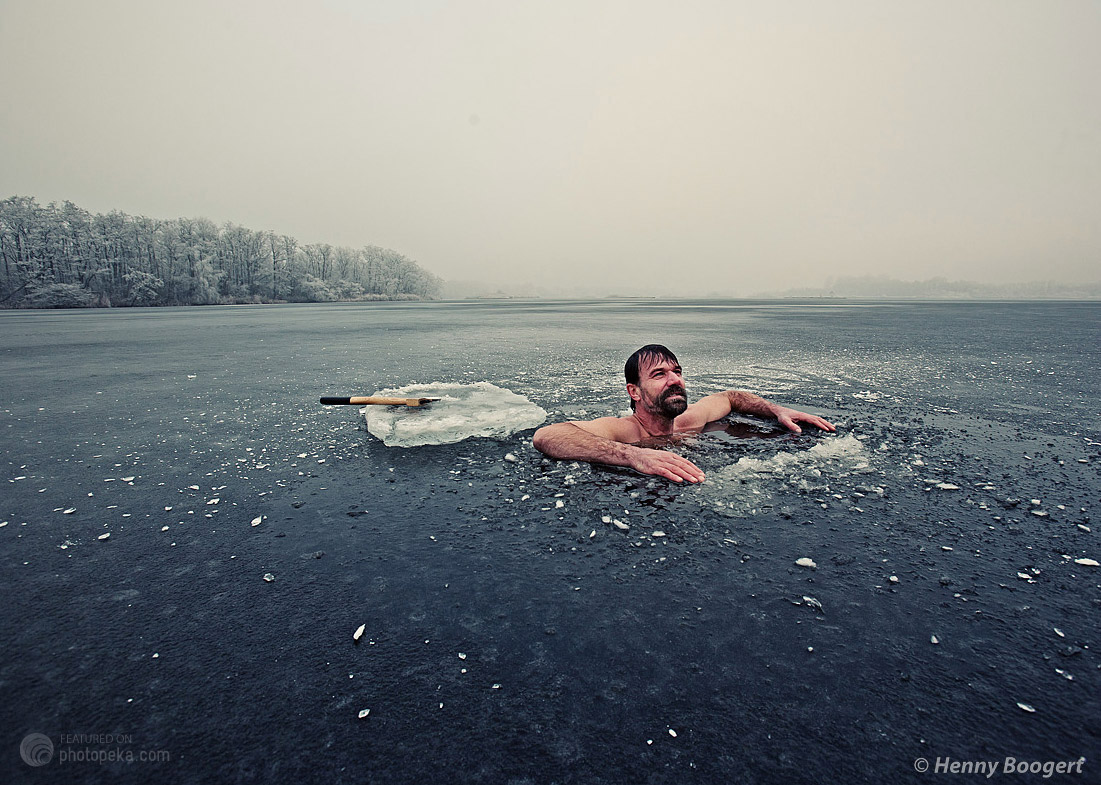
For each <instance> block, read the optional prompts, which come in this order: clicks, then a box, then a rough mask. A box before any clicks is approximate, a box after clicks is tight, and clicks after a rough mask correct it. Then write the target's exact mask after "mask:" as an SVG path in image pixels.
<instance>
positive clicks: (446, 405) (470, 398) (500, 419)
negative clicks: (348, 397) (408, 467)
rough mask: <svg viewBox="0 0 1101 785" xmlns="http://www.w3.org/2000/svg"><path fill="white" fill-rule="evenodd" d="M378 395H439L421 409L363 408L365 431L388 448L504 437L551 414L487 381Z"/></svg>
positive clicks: (419, 386)
mask: <svg viewBox="0 0 1101 785" xmlns="http://www.w3.org/2000/svg"><path fill="white" fill-rule="evenodd" d="M375 394H376V395H385V396H393V397H401V398H439V399H440V400H438V401H436V402H434V403H431V404H428V405H427V406H418V407H409V406H367V407H365V411H366V416H367V430H368V431H369V432H370V433H371V435H372V436H374V437H376V438H378V439H381V440H382V443H383V444H385V445H386V446H388V447H419V446H422V445H426V444H454V443H455V442H460V441H462V440H463V439H469V438H471V437H476V436H480V437H489V438H501V437H505V436H509V435H510V434H513V433H515V432H516V431H522V430H525V429H527V428H535V427H537V426H539V425H542V424H543V422H544V421H545V420H546V419H547V413H546V412H545V411H543V410H542V409H541V408H539V407H538V406H536V405H535V404H533V403H532V402H531V401H529V400H528V399H527V398H525V397H524V396H523V395H517V394H516V393H514V392H512V391H511V390H505V389H503V388H501V387H497V386H496V385H494V384H490V383H489V382H475V383H473V384H447V383H440V384H412V385H407V386H405V387H399V388H395V389H389V390H379V391H378V392H377V393H375Z"/></svg>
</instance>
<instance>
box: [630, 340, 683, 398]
mask: <svg viewBox="0 0 1101 785" xmlns="http://www.w3.org/2000/svg"><path fill="white" fill-rule="evenodd" d="M660 360H669V361H670V362H674V363H676V364H677V365H680V360H678V359H677V356H676V355H675V354H673V353H672V352H671V351H669V350H668V349H666V348H665V347H664V346H662V345H661V344H660V343H648V344H646V345H645V346H643V347H642V348H641V349H639V350H638V351H637V352H635V353H634V354H632V355H631V356H630V357H628V358H627V363H626V364H625V365H624V366H623V375H624V376H626V377H627V384H638V371H639V366H641V365H642V363H644V362H655V361H660ZM631 408H632V409H634V408H635V400H634V398H632V399H631Z"/></svg>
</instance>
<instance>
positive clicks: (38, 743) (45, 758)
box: [19, 733, 54, 766]
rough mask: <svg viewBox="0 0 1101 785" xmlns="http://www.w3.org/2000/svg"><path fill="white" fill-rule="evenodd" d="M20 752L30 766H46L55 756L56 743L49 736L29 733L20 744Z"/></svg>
mask: <svg viewBox="0 0 1101 785" xmlns="http://www.w3.org/2000/svg"><path fill="white" fill-rule="evenodd" d="M19 754H20V756H22V758H23V762H24V763H26V764H27V765H28V766H45V765H46V764H47V763H49V762H50V761H51V760H53V757H54V743H53V742H52V741H50V737H49V736H45V735H43V734H41V733H28V734H27V735H26V736H24V737H23V743H22V744H20V745H19Z"/></svg>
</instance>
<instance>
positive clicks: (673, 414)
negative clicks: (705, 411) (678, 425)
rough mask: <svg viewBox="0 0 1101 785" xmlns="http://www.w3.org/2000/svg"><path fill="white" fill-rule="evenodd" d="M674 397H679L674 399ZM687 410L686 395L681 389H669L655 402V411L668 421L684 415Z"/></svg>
mask: <svg viewBox="0 0 1101 785" xmlns="http://www.w3.org/2000/svg"><path fill="white" fill-rule="evenodd" d="M674 396H680V397H679V398H675V397H674ZM687 408H688V393H687V391H686V390H685V389H684V388H683V387H670V388H669V389H668V390H666V391H665V392H664V393H662V395H661V397H660V398H658V400H657V409H658V411H659V412H661V413H662V414H663V415H665V416H666V417H668V418H669V419H670V420H672V419H675V418H677V417H679V416H680V415H682V414H684V410H685V409H687Z"/></svg>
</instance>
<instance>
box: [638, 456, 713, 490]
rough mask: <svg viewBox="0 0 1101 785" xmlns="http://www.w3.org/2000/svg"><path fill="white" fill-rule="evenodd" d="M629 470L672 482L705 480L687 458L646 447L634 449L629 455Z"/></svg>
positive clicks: (701, 473) (702, 474)
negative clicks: (653, 475)
mask: <svg viewBox="0 0 1101 785" xmlns="http://www.w3.org/2000/svg"><path fill="white" fill-rule="evenodd" d="M631 468H632V469H634V470H635V471H638V472H642V473H643V474H656V475H658V476H659V477H664V478H666V479H667V480H672V481H673V482H683V481H685V480H687V481H688V482H703V481H704V479H705V477H704V473H703V472H702V471H700V467H698V466H696V464H694V463H692V461H690V460H688V459H687V458H682V457H680V456H679V455H674V454H673V453H671V452H666V451H665V450H652V449H650V448H648V447H636V448H635V452H634V453H633V454H632V455H631Z"/></svg>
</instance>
